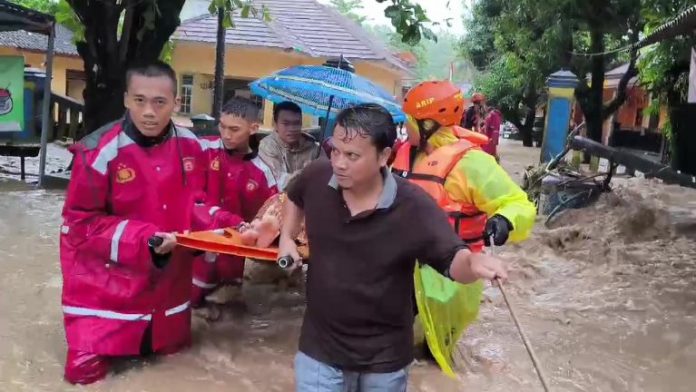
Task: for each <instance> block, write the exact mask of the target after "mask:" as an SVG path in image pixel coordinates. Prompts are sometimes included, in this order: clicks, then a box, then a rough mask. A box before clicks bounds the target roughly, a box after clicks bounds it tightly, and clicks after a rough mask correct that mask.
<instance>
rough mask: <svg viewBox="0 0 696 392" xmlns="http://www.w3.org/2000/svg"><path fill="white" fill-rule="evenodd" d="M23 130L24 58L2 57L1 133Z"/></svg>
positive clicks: (0, 83) (0, 65) (0, 59)
mask: <svg viewBox="0 0 696 392" xmlns="http://www.w3.org/2000/svg"><path fill="white" fill-rule="evenodd" d="M23 129H24V57H22V56H0V133H2V132H20V131H22V130H23ZM0 137H1V135H0Z"/></svg>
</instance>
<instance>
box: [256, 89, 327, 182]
mask: <svg viewBox="0 0 696 392" xmlns="http://www.w3.org/2000/svg"><path fill="white" fill-rule="evenodd" d="M273 122H274V124H275V128H276V129H275V132H272V133H271V134H270V135H268V136H266V137H265V138H263V139H262V140H261V143H260V144H259V156H260V157H261V159H262V160H263V161H264V162H266V164H267V165H268V166H270V168H271V171H272V172H273V176H275V178H276V181H277V182H278V190H280V191H281V192H282V191H283V190H284V189H285V186H286V184H287V181H288V179H289V178H290V177H291V176H292V175H293V173H296V172H298V171H300V170H302V169H304V167H305V166H307V164H309V163H310V162H311V161H312V159H313V158H314V156H315V155H316V153H317V150H318V149H319V143H317V142H316V140H314V138H313V137H312V136H311V135H310V134H308V133H304V132H302V109H300V107H299V106H297V104H295V103H293V102H281V103H279V104H277V105H275V106H274V107H273Z"/></svg>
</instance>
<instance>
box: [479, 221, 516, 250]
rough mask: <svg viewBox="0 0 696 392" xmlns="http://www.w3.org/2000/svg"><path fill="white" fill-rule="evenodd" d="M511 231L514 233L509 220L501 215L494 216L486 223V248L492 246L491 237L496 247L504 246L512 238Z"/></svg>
mask: <svg viewBox="0 0 696 392" xmlns="http://www.w3.org/2000/svg"><path fill="white" fill-rule="evenodd" d="M510 231H512V224H511V223H510V221H508V220H507V218H505V217H503V216H501V215H493V216H492V217H491V219H489V220H488V221H487V222H486V231H485V233H484V242H485V244H486V246H491V244H490V242H491V241H490V238H491V237H493V244H494V245H495V246H502V245H504V244H505V243H506V242H507V240H508V237H509V236H510Z"/></svg>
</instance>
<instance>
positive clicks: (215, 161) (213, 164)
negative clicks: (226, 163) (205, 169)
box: [210, 157, 220, 171]
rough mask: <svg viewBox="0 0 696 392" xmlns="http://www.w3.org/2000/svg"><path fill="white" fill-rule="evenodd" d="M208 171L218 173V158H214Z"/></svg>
mask: <svg viewBox="0 0 696 392" xmlns="http://www.w3.org/2000/svg"><path fill="white" fill-rule="evenodd" d="M210 170H215V171H219V170H220V158H218V157H215V159H213V161H212V162H210Z"/></svg>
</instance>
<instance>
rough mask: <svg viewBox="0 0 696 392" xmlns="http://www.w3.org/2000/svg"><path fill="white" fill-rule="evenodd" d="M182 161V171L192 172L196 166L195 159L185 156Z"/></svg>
mask: <svg viewBox="0 0 696 392" xmlns="http://www.w3.org/2000/svg"><path fill="white" fill-rule="evenodd" d="M182 161H183V162H184V171H187V172H192V171H193V169H195V168H196V160H195V159H194V158H193V157H185V158H184V159H182Z"/></svg>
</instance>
